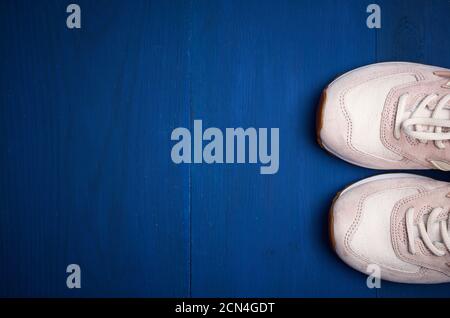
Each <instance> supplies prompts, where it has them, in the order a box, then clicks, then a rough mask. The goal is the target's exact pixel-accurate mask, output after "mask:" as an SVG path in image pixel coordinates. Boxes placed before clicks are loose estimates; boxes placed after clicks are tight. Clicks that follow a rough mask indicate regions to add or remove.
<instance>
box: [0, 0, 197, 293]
mask: <svg viewBox="0 0 450 318" xmlns="http://www.w3.org/2000/svg"><path fill="white" fill-rule="evenodd" d="M78 3H79V4H80V6H81V8H82V29H81V30H68V29H67V28H66V27H65V19H66V14H65V8H66V5H67V4H68V3H65V2H64V1H42V2H31V1H30V2H19V1H8V2H2V6H3V8H2V10H1V14H2V15H3V16H4V18H2V19H0V20H1V21H2V22H1V23H2V30H1V32H2V36H1V41H2V50H1V51H2V58H1V69H2V72H1V87H2V94H1V116H0V127H2V128H1V129H2V134H1V136H2V157H1V163H2V164H1V167H2V173H1V178H0V185H1V200H0V204H1V205H0V209H1V214H0V218H1V219H0V224H1V230H0V233H1V234H0V235H1V251H0V253H1V265H0V281H1V283H0V286H1V288H0V295H2V296H186V295H188V289H189V266H188V265H189V231H188V224H189V223H188V220H189V209H188V200H189V194H188V192H187V191H186V189H187V187H188V167H187V166H184V167H177V166H174V165H173V163H172V162H171V161H170V149H171V145H170V143H169V141H170V132H171V130H172V129H173V127H174V126H178V125H187V124H188V118H189V108H188V94H187V91H188V84H187V76H188V63H187V51H188V50H187V41H188V36H187V35H188V32H187V30H188V28H187V23H188V16H187V14H188V9H189V6H188V5H187V4H186V3H185V2H181V1H171V2H149V1H133V5H130V3H127V2H120V1H114V2H111V1H79V2H78ZM70 263H76V264H79V265H80V266H81V269H82V288H81V289H80V290H68V289H67V287H66V273H65V270H66V266H67V265H68V264H70Z"/></svg>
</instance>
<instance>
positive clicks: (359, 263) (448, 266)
mask: <svg viewBox="0 0 450 318" xmlns="http://www.w3.org/2000/svg"><path fill="white" fill-rule="evenodd" d="M449 209H450V184H449V183H446V182H441V181H436V180H433V179H430V178H426V177H421V176H416V175H411V174H385V175H379V176H375V177H372V178H368V179H365V180H362V181H360V182H358V183H355V184H353V185H351V186H349V187H348V188H346V189H345V190H343V191H342V192H340V193H338V194H337V196H336V197H335V199H334V201H333V205H332V207H331V210H330V239H331V242H332V245H333V248H334V249H335V251H336V253H337V254H338V255H339V257H340V258H341V259H342V260H343V261H344V262H346V263H347V264H348V265H350V266H351V267H353V268H355V269H356V270H358V271H361V272H363V273H367V271H368V268H372V269H373V268H374V266H375V267H376V268H379V270H380V274H381V277H380V278H381V279H386V280H390V281H394V282H401V283H423V284H433V283H444V282H450V236H449V229H450V218H449ZM369 266H370V267H369Z"/></svg>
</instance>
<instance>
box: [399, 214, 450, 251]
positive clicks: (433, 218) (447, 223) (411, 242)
mask: <svg viewBox="0 0 450 318" xmlns="http://www.w3.org/2000/svg"><path fill="white" fill-rule="evenodd" d="M442 212H444V209H443V208H441V207H438V208H434V209H433V210H432V211H431V213H430V214H429V216H428V220H427V224H426V226H425V222H424V219H423V217H424V216H421V217H420V219H419V220H418V221H417V225H416V224H414V208H409V209H408V210H407V211H406V232H407V236H408V249H409V252H410V253H411V254H416V243H415V239H416V236H415V235H414V227H415V226H417V227H418V237H419V238H420V239H421V240H422V242H423V243H424V244H425V246H426V247H427V248H428V249H429V250H430V251H431V252H432V253H433V254H434V255H436V256H444V255H445V254H446V252H445V251H443V250H441V249H439V248H438V247H436V243H437V242H436V241H434V242H433V241H432V239H431V238H430V232H431V228H432V227H433V226H436V225H435V224H436V223H439V234H440V236H441V238H442V242H443V243H444V245H445V247H446V248H447V250H448V251H450V236H449V229H450V217H449V216H448V212H447V217H446V218H445V219H444V218H442V217H441V215H442ZM439 243H440V242H439ZM440 245H442V244H441V243H440Z"/></svg>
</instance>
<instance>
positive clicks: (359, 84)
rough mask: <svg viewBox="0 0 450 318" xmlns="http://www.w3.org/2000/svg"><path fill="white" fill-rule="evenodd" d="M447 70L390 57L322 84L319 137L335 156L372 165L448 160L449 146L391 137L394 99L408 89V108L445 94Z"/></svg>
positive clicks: (385, 166) (403, 166)
mask: <svg viewBox="0 0 450 318" xmlns="http://www.w3.org/2000/svg"><path fill="white" fill-rule="evenodd" d="M447 71H448V70H446V69H443V68H439V67H435V66H427V65H422V64H415V63H404V62H391V63H379V64H373V65H369V66H365V67H362V68H359V69H356V70H354V71H351V72H348V73H346V74H344V75H343V76H341V77H339V78H338V79H336V80H335V81H333V82H332V83H331V84H330V85H329V86H328V87H327V89H326V99H325V101H324V103H323V106H322V108H323V109H322V112H321V114H322V116H323V117H322V118H321V122H322V127H321V129H320V132H319V137H320V139H321V142H322V144H323V146H324V147H325V148H326V149H327V150H329V151H330V152H332V153H333V154H335V155H336V156H338V157H340V158H342V159H344V160H346V161H348V162H350V163H353V164H357V165H360V166H364V167H369V168H375V169H430V168H435V166H433V165H432V164H431V163H430V162H429V158H432V159H437V160H441V161H444V162H447V161H449V164H450V149H447V148H450V147H447V148H446V149H445V150H440V149H438V148H436V147H435V146H434V144H433V142H428V143H426V144H425V143H417V140H412V139H411V138H410V137H406V136H405V134H404V133H402V134H401V138H400V139H399V140H397V139H395V138H394V122H395V117H396V111H397V106H398V100H399V98H400V96H401V95H402V94H404V93H409V94H410V95H411V98H410V99H409V107H413V106H414V104H417V103H418V102H419V98H420V97H423V96H424V95H426V94H440V95H444V94H450V88H449V86H448V82H449V81H450V79H449V78H446V77H443V76H442V75H441V76H438V75H436V74H435V73H436V72H443V73H444V74H446V73H445V72H447Z"/></svg>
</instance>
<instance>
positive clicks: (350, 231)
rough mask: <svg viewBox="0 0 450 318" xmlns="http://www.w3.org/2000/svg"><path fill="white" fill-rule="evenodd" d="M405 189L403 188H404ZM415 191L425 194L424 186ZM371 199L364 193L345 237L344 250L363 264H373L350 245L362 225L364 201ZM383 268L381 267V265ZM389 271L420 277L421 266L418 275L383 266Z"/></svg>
mask: <svg viewBox="0 0 450 318" xmlns="http://www.w3.org/2000/svg"><path fill="white" fill-rule="evenodd" d="M411 188H412V187H405V189H411ZM402 189H403V188H402ZM413 189H418V190H419V192H422V191H423V192H425V191H426V190H425V188H424V187H422V186H417V187H414V188H413ZM368 197H369V194H367V193H364V194H363V195H362V196H361V198H360V199H359V201H358V205H357V212H356V216H355V218H354V220H353V222H352V224H351V225H350V228H349V229H348V230H347V232H346V233H345V236H344V248H345V250H346V251H347V252H348V253H350V254H352V255H353V256H354V257H356V258H357V259H359V260H360V261H361V262H363V263H364V262H366V263H371V262H372V261H371V260H370V259H368V258H367V257H365V256H363V255H362V254H360V253H358V252H356V251H355V250H353V248H352V247H351V245H350V242H351V239H352V238H353V236H354V235H355V233H356V230H357V229H358V227H359V225H360V223H361V216H362V208H363V205H364V201H365V200H366V199H367V198H368ZM380 266H381V265H380ZM383 267H385V268H387V269H389V270H395V271H397V272H400V273H404V274H408V275H419V274H420V266H419V271H417V272H416V273H411V272H408V271H402V270H399V269H391V268H389V267H386V266H383ZM419 276H420V275H419Z"/></svg>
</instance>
